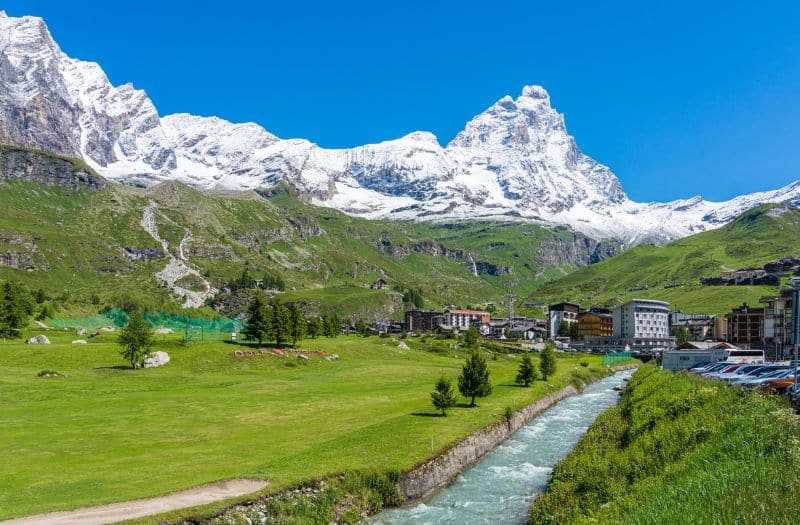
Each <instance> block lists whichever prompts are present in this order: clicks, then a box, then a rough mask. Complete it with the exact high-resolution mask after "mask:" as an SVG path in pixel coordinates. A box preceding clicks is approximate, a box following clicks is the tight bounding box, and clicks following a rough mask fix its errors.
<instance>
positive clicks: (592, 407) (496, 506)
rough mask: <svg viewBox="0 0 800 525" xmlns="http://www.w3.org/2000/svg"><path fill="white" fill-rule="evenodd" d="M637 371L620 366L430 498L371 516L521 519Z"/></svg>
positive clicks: (397, 520) (378, 519)
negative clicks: (554, 470)
mask: <svg viewBox="0 0 800 525" xmlns="http://www.w3.org/2000/svg"><path fill="white" fill-rule="evenodd" d="M632 373H633V372H632V371H625V372H619V373H617V374H615V375H613V376H610V377H607V378H605V379H603V380H601V381H599V382H597V383H595V384H593V385H590V386H588V387H587V388H586V389H585V390H584V391H583V393H581V394H578V395H576V396H572V397H568V398H566V399H564V400H562V401H560V402H558V403H557V404H556V405H554V406H552V407H551V408H550V409H548V410H547V411H545V412H544V413H542V414H541V415H540V416H539V417H537V418H536V419H534V420H533V421H531V422H530V423H529V424H528V425H526V426H524V427H522V428H520V429H519V430H518V431H517V432H516V433H515V434H514V435H513V436H511V437H510V438H509V439H508V440H506V441H505V442H504V443H503V444H502V445H500V446H499V447H497V449H495V450H494V451H493V452H492V453H490V454H488V455H487V456H486V457H484V458H483V459H482V460H481V461H480V462H479V463H477V464H476V465H475V466H473V467H472V468H470V469H469V470H467V471H466V472H464V473H463V474H462V475H461V476H459V477H458V478H457V479H456V480H455V481H454V482H453V483H452V484H451V485H450V486H448V487H447V488H445V489H443V490H442V491H440V492H439V493H437V494H436V495H435V496H433V497H432V498H431V499H430V500H428V501H426V502H424V503H420V504H418V505H416V506H414V507H410V508H398V509H389V510H386V511H384V512H382V513H380V514H378V515H376V516H374V517H372V518H370V520H369V521H368V523H371V524H373V525H390V524H391V525H395V524H419V525H422V524H426V525H427V524H430V525H441V524H453V525H470V524H520V523H526V521H527V515H528V508H529V507H530V505H531V503H532V502H533V499H534V498H535V497H536V494H537V493H540V492H542V491H543V490H544V489H545V487H546V485H547V477H548V475H549V474H550V471H551V470H552V467H553V465H555V463H556V462H557V461H558V460H560V459H562V458H563V457H564V456H566V455H567V454H568V453H569V452H570V451H571V450H572V448H573V447H574V446H575V445H576V444H577V443H578V441H579V440H580V439H581V437H582V436H583V434H584V433H586V430H587V429H588V428H589V425H591V424H592V422H593V421H594V420H595V418H596V417H597V416H598V415H599V414H600V413H601V412H603V411H604V410H606V409H607V408H609V407H611V406H613V405H614V404H616V403H617V401H618V400H619V394H617V392H616V391H614V390H613V389H614V387H615V386H619V385H622V384H623V382H624V380H625V379H627V378H629V377H630V376H631V374H632Z"/></svg>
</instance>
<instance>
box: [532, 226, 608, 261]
mask: <svg viewBox="0 0 800 525" xmlns="http://www.w3.org/2000/svg"><path fill="white" fill-rule="evenodd" d="M619 252H620V249H619V245H618V244H617V243H615V242H611V241H602V242H601V241H595V240H594V239H590V238H588V237H584V236H582V235H575V234H573V235H572V236H571V237H570V238H567V239H563V238H560V237H553V238H550V239H544V240H542V242H541V243H540V244H539V246H538V248H537V253H536V256H535V263H536V264H537V266H539V267H541V268H562V267H567V266H573V267H576V266H586V265H588V264H595V263H598V262H600V261H602V260H604V259H609V258H611V257H614V256H615V255H617V254H618V253H619Z"/></svg>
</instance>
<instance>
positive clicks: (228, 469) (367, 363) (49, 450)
mask: <svg viewBox="0 0 800 525" xmlns="http://www.w3.org/2000/svg"><path fill="white" fill-rule="evenodd" d="M38 333H45V334H46V335H47V336H48V337H50V339H51V341H52V343H53V344H51V345H43V346H34V345H26V344H22V343H21V342H19V341H16V342H0V420H1V421H2V422H3V424H2V425H0V443H2V445H3V457H4V460H3V461H2V462H0V519H3V518H11V517H17V516H24V515H31V514H36V513H41V512H47V511H55V510H67V509H72V508H79V507H84V506H87V505H95V504H101V503H107V502H113V501H123V500H128V499H134V498H141V497H148V496H155V495H160V494H164V493H168V492H171V491H177V490H181V489H186V488H189V487H192V486H196V485H200V484H203V483H206V482H212V481H216V480H221V479H230V478H236V477H258V478H265V479H268V480H270V481H271V483H272V484H271V486H270V488H269V490H270V491H274V490H277V489H280V488H281V487H286V486H290V485H293V484H297V483H299V482H302V481H304V480H311V479H314V478H320V477H324V476H327V475H330V474H333V473H337V472H342V471H351V470H358V469H380V470H383V471H399V470H404V469H408V468H410V467H412V466H413V465H415V464H416V463H418V462H420V461H422V460H424V459H425V458H427V457H429V456H431V455H433V454H435V453H436V452H438V451H441V450H442V449H444V448H446V447H447V446H448V444H449V443H452V442H453V441H454V440H457V439H458V438H461V437H464V436H466V435H467V434H469V433H470V432H472V431H474V430H475V429H477V428H479V427H481V426H484V425H486V424H488V423H491V422H493V421H496V420H498V419H501V418H503V417H504V416H503V414H504V410H505V407H506V406H510V407H513V408H518V407H521V406H523V405H525V404H528V403H530V402H532V401H533V400H534V399H536V398H537V397H539V396H541V395H543V394H545V393H546V392H549V391H553V390H556V389H558V388H561V387H563V386H565V385H566V384H568V383H570V382H574V381H576V380H577V379H578V378H588V377H589V376H590V375H593V376H597V375H600V374H602V370H601V365H600V361H599V358H596V357H585V356H582V357H578V356H569V357H567V356H566V355H564V356H561V358H560V359H559V361H558V372H557V374H556V375H555V376H554V377H552V378H551V379H550V380H549V381H548V383H546V384H545V383H544V382H542V381H537V382H535V383H534V385H533V386H532V387H531V388H522V387H518V386H515V385H513V378H514V376H515V374H516V369H517V366H518V363H519V359H518V358H515V357H513V356H506V355H499V356H498V358H497V359H496V360H495V359H493V358H490V359H488V363H489V367H490V370H491V374H492V382H493V384H494V385H495V389H494V392H493V393H492V395H491V396H490V397H488V398H486V399H481V400H479V407H477V408H474V409H470V408H465V407H456V408H454V409H452V410H451V411H450V414H449V415H448V417H446V418H442V417H434V414H435V411H434V409H433V407H432V406H431V403H430V395H429V393H430V392H431V390H432V389H433V384H434V382H435V380H436V379H437V377H438V376H439V375H440V374H441V373H442V372H444V373H445V374H446V375H447V376H449V377H450V378H452V379H453V380H454V382H455V379H456V378H457V376H458V374H459V372H460V369H461V365H462V363H463V357H464V352H463V350H461V349H455V350H454V349H451V348H450V347H449V344H450V343H451V342H452V341H439V340H434V339H430V340H428V341H427V342H423V341H421V340H420V339H413V338H409V339H407V340H406V342H407V344H408V345H409V346H410V347H411V348H410V349H409V350H401V349H400V348H398V341H397V340H392V339H389V338H378V337H372V338H362V337H339V338H336V339H317V340H306V341H303V342H302V343H301V345H300V346H301V347H302V348H308V349H321V350H326V351H328V352H332V353H337V354H339V355H340V356H341V359H340V360H338V361H327V360H324V359H323V358H321V357H318V356H314V357H312V358H311V360H310V361H309V362H308V363H305V362H303V361H302V360H299V359H296V358H280V357H277V356H272V355H265V356H259V357H245V358H241V357H239V358H237V357H234V354H233V352H234V350H235V349H237V348H241V347H239V346H238V345H234V344H230V343H225V342H215V343H190V344H185V343H182V342H180V341H179V340H178V339H177V336H168V337H167V338H164V337H161V336H159V342H158V345H157V348H156V350H165V351H167V352H168V353H169V354H170V356H171V358H172V361H171V362H170V363H169V364H167V365H166V366H164V367H162V368H157V369H147V370H131V369H129V368H127V363H125V362H124V360H123V359H122V358H121V357H120V356H119V349H118V347H117V346H116V344H115V339H116V336H115V334H104V335H101V336H98V337H95V338H92V339H89V344H87V345H73V344H71V341H72V340H73V339H75V337H74V335H73V334H72V333H67V332H59V331H54V330H51V331H45V332H42V331H39V332H35V333H33V332H28V333H26V336H27V337H30V336H32V335H35V334H38ZM456 354H458V356H459V357H458V358H456V357H455V355H456ZM579 360H588V361H589V362H590V363H591V365H590V366H589V367H582V366H579ZM41 370H55V371H57V372H59V373H60V374H62V377H54V378H38V377H37V374H38V372H39V371H41ZM431 443H433V449H432V448H431Z"/></svg>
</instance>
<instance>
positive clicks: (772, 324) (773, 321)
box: [759, 290, 794, 359]
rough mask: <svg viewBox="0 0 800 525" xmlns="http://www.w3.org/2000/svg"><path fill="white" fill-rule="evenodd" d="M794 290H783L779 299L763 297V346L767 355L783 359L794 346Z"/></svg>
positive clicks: (761, 301) (761, 300)
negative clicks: (791, 346)
mask: <svg viewBox="0 0 800 525" xmlns="http://www.w3.org/2000/svg"><path fill="white" fill-rule="evenodd" d="M793 296H794V290H781V294H780V295H779V296H777V297H762V298H761V299H760V300H759V302H760V303H761V304H763V305H764V333H763V344H764V347H765V350H766V352H767V355H768V356H770V357H773V358H775V359H782V358H783V357H784V356H785V355H786V354H787V353H788V352H789V350H790V348H789V346H790V345H791V344H792V303H793V302H794V300H793Z"/></svg>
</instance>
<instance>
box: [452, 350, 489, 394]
mask: <svg viewBox="0 0 800 525" xmlns="http://www.w3.org/2000/svg"><path fill="white" fill-rule="evenodd" d="M458 391H459V392H461V395H462V396H464V397H468V398H470V400H471V401H470V406H473V407H474V406H475V398H476V397H486V396H488V395H489V394H491V393H492V383H491V382H490V381H489V368H488V366H487V365H486V359H484V357H483V355H481V354H480V352H472V353H471V354H470V355H469V356H467V362H466V363H465V364H464V367H463V368H462V371H461V375H460V376H458Z"/></svg>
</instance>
